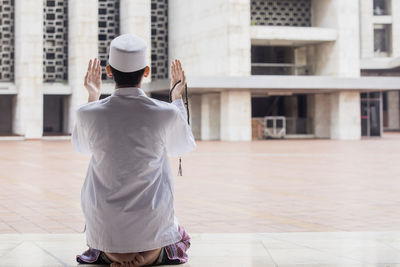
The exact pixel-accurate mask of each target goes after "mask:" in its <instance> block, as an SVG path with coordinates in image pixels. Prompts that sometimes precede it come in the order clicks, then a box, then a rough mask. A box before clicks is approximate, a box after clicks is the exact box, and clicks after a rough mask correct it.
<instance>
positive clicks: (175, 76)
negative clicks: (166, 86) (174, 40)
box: [170, 59, 186, 101]
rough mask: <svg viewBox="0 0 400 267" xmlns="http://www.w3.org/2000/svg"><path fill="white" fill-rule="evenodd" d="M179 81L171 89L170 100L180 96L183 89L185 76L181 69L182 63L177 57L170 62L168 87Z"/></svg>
mask: <svg viewBox="0 0 400 267" xmlns="http://www.w3.org/2000/svg"><path fill="white" fill-rule="evenodd" d="M178 81H181V82H180V83H179V84H178V85H177V86H176V87H175V89H174V90H173V91H172V94H171V96H172V101H174V100H176V99H179V98H182V93H183V90H184V89H185V84H186V77H185V72H184V71H183V69H182V64H181V62H180V61H179V60H178V59H175V60H174V61H172V62H171V86H170V89H172V87H173V86H174V85H175V84H176V83H177V82H178Z"/></svg>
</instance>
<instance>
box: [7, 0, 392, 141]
mask: <svg viewBox="0 0 400 267" xmlns="http://www.w3.org/2000/svg"><path fill="white" fill-rule="evenodd" d="M0 3H1V6H0V15H1V18H2V19H1V20H0V30H1V38H0V55H1V63H0V134H1V135H3V136H11V135H13V136H21V137H23V138H27V139H32V138H33V139H36V138H42V137H43V136H53V135H57V136H59V135H68V134H70V132H71V127H72V125H73V123H74V111H75V109H76V107H77V106H79V105H81V104H83V103H85V102H86V101H87V93H86V91H85V89H84V87H83V77H84V74H85V71H86V68H87V62H88V60H89V58H93V57H99V58H100V59H101V61H102V65H103V66H105V65H106V64H107V47H108V45H109V42H110V41H111V40H112V39H113V38H114V37H115V36H117V35H119V34H123V33H135V34H137V35H139V36H141V37H142V38H144V39H145V40H146V41H147V43H148V44H149V48H150V49H149V50H148V59H149V62H150V65H151V70H152V75H151V79H147V80H146V83H145V85H144V89H145V90H146V91H147V92H148V94H149V95H151V96H152V97H155V98H159V99H167V95H168V87H169V82H168V76H169V73H168V67H169V62H170V61H171V60H172V59H174V58H179V59H181V60H182V62H183V64H184V67H185V72H186V75H187V76H188V85H189V90H190V96H189V98H190V99H189V100H190V109H191V125H192V129H193V132H194V134H195V137H196V138H197V139H201V140H227V141H249V140H251V139H257V138H260V137H261V134H260V129H263V128H264V127H266V126H268V125H264V124H263V123H264V120H263V118H265V117H271V116H273V117H276V116H280V117H284V118H285V121H286V126H285V129H286V134H287V137H305V138H306V137H307V138H309V137H312V138H332V139H360V138H361V137H362V136H381V135H382V132H383V130H384V129H386V130H400V95H399V92H400V77H399V75H400V2H399V1H397V0H354V1H349V0H203V1H196V0H172V1H168V0H135V1H132V0H86V1H78V0H31V1H24V0H0ZM103 79H104V90H103V94H104V95H103V97H106V96H107V95H109V94H111V93H112V91H113V90H114V88H113V85H112V83H111V81H110V80H107V77H105V75H104V77H103ZM261 132H262V130H261Z"/></svg>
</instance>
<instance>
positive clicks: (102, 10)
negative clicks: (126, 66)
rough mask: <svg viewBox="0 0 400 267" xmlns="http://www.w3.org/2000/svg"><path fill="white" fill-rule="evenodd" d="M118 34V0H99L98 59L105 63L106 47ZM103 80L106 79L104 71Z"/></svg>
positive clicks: (107, 47) (102, 64)
mask: <svg viewBox="0 0 400 267" xmlns="http://www.w3.org/2000/svg"><path fill="white" fill-rule="evenodd" d="M118 35H119V0H99V59H100V64H101V66H103V67H104V66H106V65H107V60H108V49H109V46H110V43H111V41H112V39H114V38H115V37H117V36H118ZM101 78H102V79H103V80H106V79H107V74H106V73H105V71H103V73H102V77H101Z"/></svg>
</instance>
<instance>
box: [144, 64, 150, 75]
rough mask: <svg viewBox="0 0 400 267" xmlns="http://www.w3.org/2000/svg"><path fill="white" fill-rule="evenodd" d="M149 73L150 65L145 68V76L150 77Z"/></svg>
mask: <svg viewBox="0 0 400 267" xmlns="http://www.w3.org/2000/svg"><path fill="white" fill-rule="evenodd" d="M149 74H150V68H149V66H146V68H145V69H144V74H143V77H148V76H149Z"/></svg>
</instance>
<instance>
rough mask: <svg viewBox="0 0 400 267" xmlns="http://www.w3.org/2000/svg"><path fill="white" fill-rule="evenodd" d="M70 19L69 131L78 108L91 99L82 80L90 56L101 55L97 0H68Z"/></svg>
mask: <svg viewBox="0 0 400 267" xmlns="http://www.w3.org/2000/svg"><path fill="white" fill-rule="evenodd" d="M68 20H69V28H68V82H69V85H70V87H71V91H72V95H71V98H70V109H69V122H70V123H69V130H70V132H71V129H72V128H73V126H74V122H75V111H76V109H77V108H78V107H79V106H80V105H82V104H84V103H87V100H88V93H87V91H86V89H85V88H84V86H83V79H84V77H85V74H86V71H87V66H88V62H89V59H92V58H96V57H98V45H97V39H98V26H97V24H98V3H97V0H86V1H80V0H70V1H69V2H68ZM102 71H105V69H103V70H102Z"/></svg>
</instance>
